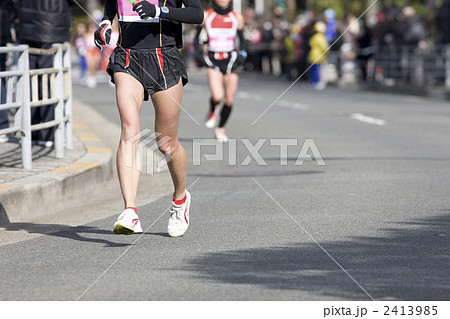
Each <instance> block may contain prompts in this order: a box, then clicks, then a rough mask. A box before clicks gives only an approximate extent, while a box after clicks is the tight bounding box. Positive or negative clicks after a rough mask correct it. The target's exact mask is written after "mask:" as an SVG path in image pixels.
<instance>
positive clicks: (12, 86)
mask: <svg viewBox="0 0 450 319" xmlns="http://www.w3.org/2000/svg"><path fill="white" fill-rule="evenodd" d="M0 53H3V54H8V53H13V54H19V58H18V62H17V66H16V67H14V69H16V70H9V71H2V72H0V80H1V81H6V84H7V85H6V103H4V104H0V110H15V114H14V123H13V124H12V125H11V126H10V127H9V128H6V129H1V130H0V135H1V134H11V133H17V132H19V133H20V139H21V148H22V165H23V167H24V168H26V169H31V167H32V141H31V132H33V131H39V130H42V129H46V128H51V127H56V129H55V142H54V147H55V157H56V158H62V157H64V145H65V147H66V148H67V149H72V148H73V127H72V82H71V81H72V77H71V72H72V68H71V61H70V45H69V44H55V45H54V46H53V47H52V48H51V49H48V50H43V49H35V48H29V47H28V46H26V45H19V46H15V47H0ZM29 54H36V55H52V56H53V67H52V68H47V69H37V70H30V69H29ZM11 69H13V68H11ZM39 80H41V81H39ZM39 82H41V83H42V84H41V85H42V89H41V96H39ZM52 104H55V105H56V106H55V110H54V113H55V114H54V115H55V116H54V120H52V121H49V122H45V123H40V124H34V125H31V108H33V107H40V106H45V105H52Z"/></svg>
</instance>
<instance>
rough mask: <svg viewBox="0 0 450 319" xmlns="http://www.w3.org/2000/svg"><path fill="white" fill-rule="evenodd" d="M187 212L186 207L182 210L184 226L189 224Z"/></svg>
mask: <svg viewBox="0 0 450 319" xmlns="http://www.w3.org/2000/svg"><path fill="white" fill-rule="evenodd" d="M187 210H188V206H187V205H186V209H185V210H184V220H185V221H186V224H189V220H188V214H187Z"/></svg>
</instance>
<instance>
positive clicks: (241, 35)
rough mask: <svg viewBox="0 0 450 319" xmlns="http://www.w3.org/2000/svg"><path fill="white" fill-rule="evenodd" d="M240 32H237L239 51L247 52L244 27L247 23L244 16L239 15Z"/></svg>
mask: <svg viewBox="0 0 450 319" xmlns="http://www.w3.org/2000/svg"><path fill="white" fill-rule="evenodd" d="M237 18H238V30H237V36H238V38H239V51H247V49H246V48H245V38H244V26H245V21H244V17H243V16H242V14H238V16H237Z"/></svg>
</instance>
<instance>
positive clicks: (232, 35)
mask: <svg viewBox="0 0 450 319" xmlns="http://www.w3.org/2000/svg"><path fill="white" fill-rule="evenodd" d="M202 27H204V28H205V30H206V33H207V35H208V52H207V53H206V55H204V57H203V59H204V62H205V64H206V66H207V71H206V73H207V76H208V84H209V88H210V90H211V99H210V110H209V112H208V115H207V117H206V122H205V125H206V127H208V128H213V127H215V126H216V124H217V113H218V105H219V104H220V103H221V102H222V100H223V102H224V103H223V107H222V110H221V111H220V119H219V123H218V125H217V127H216V129H215V131H214V133H215V136H216V138H217V139H218V140H219V141H222V142H227V141H228V137H227V135H226V134H225V129H224V126H225V123H226V122H227V120H228V118H229V116H230V113H231V108H232V106H233V102H234V96H235V94H236V91H237V87H238V81H239V75H238V73H237V71H238V69H239V67H240V66H241V65H242V64H243V63H244V61H245V59H246V57H247V52H246V51H245V40H244V35H243V29H244V18H243V17H242V15H241V14H239V13H237V12H235V11H234V10H233V3H232V1H231V0H213V1H212V7H211V8H210V9H209V10H207V11H205V19H204V20H203V23H202V24H201V26H200V27H198V28H197V34H196V37H195V40H194V45H195V47H196V51H197V52H199V51H200V50H201V48H200V43H199V38H200V32H201V31H202ZM236 37H239V52H237V50H236Z"/></svg>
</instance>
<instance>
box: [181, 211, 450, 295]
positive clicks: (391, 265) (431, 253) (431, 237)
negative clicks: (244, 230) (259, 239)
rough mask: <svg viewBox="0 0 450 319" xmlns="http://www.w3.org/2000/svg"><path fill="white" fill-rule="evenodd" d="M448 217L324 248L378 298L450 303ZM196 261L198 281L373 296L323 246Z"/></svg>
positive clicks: (327, 244) (223, 254)
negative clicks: (446, 301)
mask: <svg viewBox="0 0 450 319" xmlns="http://www.w3.org/2000/svg"><path fill="white" fill-rule="evenodd" d="M448 213H450V211H446V214H445V215H442V216H438V217H433V218H428V219H418V220H413V221H408V222H404V223H398V225H396V226H394V227H393V228H387V229H382V230H380V231H383V232H384V234H385V236H383V237H352V238H351V239H350V240H347V241H335V242H323V243H320V244H321V246H322V247H323V248H324V249H325V250H326V251H327V253H328V254H330V256H332V257H333V258H334V259H335V260H336V261H337V262H338V263H339V264H340V265H341V266H342V267H343V268H344V269H345V270H346V271H347V272H348V273H349V274H350V275H351V276H352V277H353V278H354V280H355V281H356V282H357V283H359V285H361V286H362V287H363V288H364V289H365V290H366V291H367V292H368V294H370V296H372V297H373V298H374V299H375V300H450V214H448ZM398 226H400V227H401V228H400V227H398ZM300 231H301V230H300ZM188 264H189V267H188V269H189V270H190V271H191V272H193V273H194V277H195V278H200V279H206V280H212V281H216V282H221V283H226V284H238V285H254V286H262V287H263V288H267V289H278V290H292V291H295V290H297V291H303V292H305V291H306V292H310V293H313V294H316V295H317V294H318V295H322V296H325V297H328V298H330V297H332V298H338V299H350V300H370V299H371V297H370V296H369V295H368V294H366V293H365V292H364V291H363V289H362V288H360V287H359V286H358V284H357V283H355V281H353V280H352V278H350V276H348V275H347V274H346V273H345V272H344V271H343V270H342V269H341V268H340V267H339V266H338V265H337V264H336V263H335V262H334V261H333V260H332V259H331V258H330V257H329V256H327V254H326V253H325V252H324V251H323V250H322V249H321V248H320V247H319V246H318V245H316V244H315V243H311V244H292V245H288V246H284V247H270V248H257V249H244V250H232V251H225V252H217V253H209V254H206V255H204V256H201V257H198V258H193V259H191V260H190V261H189V262H188Z"/></svg>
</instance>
